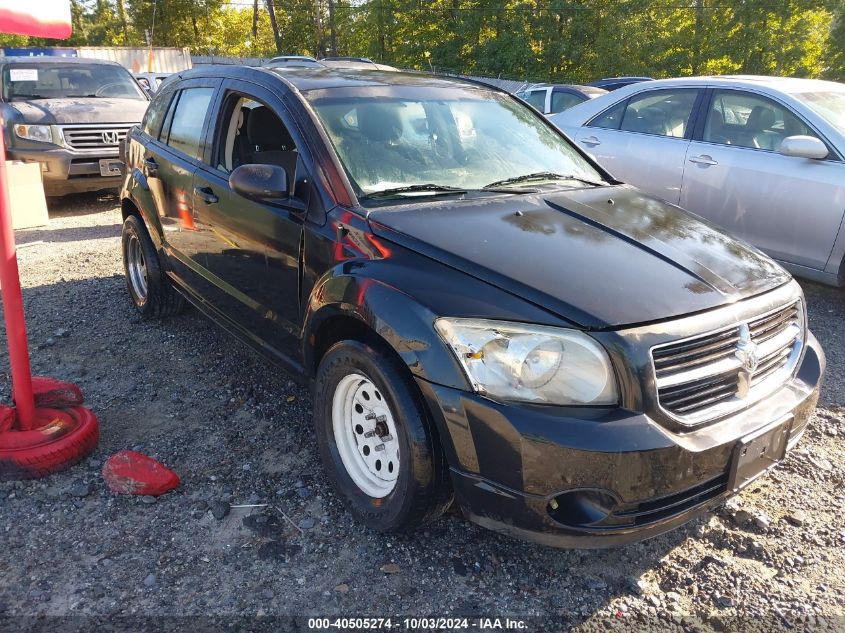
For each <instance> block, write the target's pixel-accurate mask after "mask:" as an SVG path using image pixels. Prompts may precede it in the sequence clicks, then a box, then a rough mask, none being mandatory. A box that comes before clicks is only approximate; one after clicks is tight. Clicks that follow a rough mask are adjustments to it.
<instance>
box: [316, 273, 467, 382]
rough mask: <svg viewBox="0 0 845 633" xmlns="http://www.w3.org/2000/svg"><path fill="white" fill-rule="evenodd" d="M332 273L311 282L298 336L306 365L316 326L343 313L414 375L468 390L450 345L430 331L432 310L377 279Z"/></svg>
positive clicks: (432, 316) (431, 328) (433, 315)
mask: <svg viewBox="0 0 845 633" xmlns="http://www.w3.org/2000/svg"><path fill="white" fill-rule="evenodd" d="M334 272H335V274H330V275H328V276H326V277H324V279H323V281H322V283H320V284H318V285H317V286H316V287H315V289H314V291H313V292H312V294H311V299H310V300H309V303H308V310H307V312H306V315H305V324H306V326H305V332H304V336H303V337H302V340H303V345H304V349H303V358H304V359H305V366H306V367H313V366H314V363H315V358H314V353H315V352H314V350H315V348H314V337H315V335H316V333H317V332H318V331H319V330H320V327H321V326H322V325H323V324H325V323H326V322H327V321H328V320H329V319H331V318H333V317H338V316H345V317H351V318H354V319H357V320H358V321H360V322H361V323H363V324H364V325H366V326H367V327H369V328H370V329H371V330H373V331H374V332H376V333H377V334H378V335H379V336H380V337H381V338H383V339H384V340H385V341H387V343H388V344H389V345H390V346H391V347H392V348H393V349H394V350H395V351H396V353H397V354H399V356H400V357H401V358H402V360H403V361H404V362H405V364H406V365H407V366H408V369H409V370H410V371H411V373H412V374H414V375H415V376H417V377H419V378H423V379H425V380H427V381H430V382H436V383H438V384H442V385H448V386H450V387H454V388H455V389H463V390H469V389H471V386H470V385H469V383H468V382H467V379H466V377H465V376H464V373H463V370H462V369H461V367H460V366H459V365H458V362H457V360H456V359H455V357H454V355H453V354H452V352H451V350H450V349H449V348H448V347H447V346H446V344H445V343H444V342H443V341H442V340H441V339H440V337H439V336H438V335H437V332H436V331H435V330H434V320H435V319H436V318H437V315H436V314H435V313H434V312H432V311H431V310H430V309H428V308H427V307H425V306H424V305H422V304H420V303H419V302H418V301H416V300H415V299H414V298H413V297H411V296H409V295H408V294H405V293H404V292H402V291H400V290H398V289H396V288H394V287H393V286H390V285H388V284H386V283H385V282H383V281H381V280H377V279H373V278H372V277H361V276H355V275H350V274H343V273H342V272H338V271H334Z"/></svg>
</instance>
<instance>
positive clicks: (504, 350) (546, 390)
mask: <svg viewBox="0 0 845 633" xmlns="http://www.w3.org/2000/svg"><path fill="white" fill-rule="evenodd" d="M434 327H435V329H436V330H437V332H438V333H439V334H440V336H441V337H442V338H443V340H444V341H445V342H446V343H447V344H448V345H449V347H451V348H452V351H453V352H454V353H455V356H456V357H457V359H458V362H460V363H461V365H462V366H463V368H464V371H465V372H466V374H467V377H468V378H469V380H470V382H471V383H472V386H473V388H474V389H475V391H477V392H478V393H481V394H485V395H489V396H490V397H492V398H497V399H501V400H511V401H519V402H535V403H542V404H558V405H585V404H587V405H614V404H617V403H618V402H619V393H618V391H617V389H616V377H615V375H614V373H613V367H612V366H611V364H610V359H609V358H608V356H607V352H605V351H604V348H603V347H602V346H601V345H599V344H598V343H597V342H596V341H594V340H593V339H592V338H590V337H589V336H587V335H586V334H583V333H582V332H579V331H577V330H565V329H560V328H552V327H543V326H534V325H523V324H520V323H506V322H502V321H487V320H482V319H451V318H440V319H437V320H436V321H435V323H434Z"/></svg>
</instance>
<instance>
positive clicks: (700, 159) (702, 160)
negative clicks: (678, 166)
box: [689, 154, 719, 165]
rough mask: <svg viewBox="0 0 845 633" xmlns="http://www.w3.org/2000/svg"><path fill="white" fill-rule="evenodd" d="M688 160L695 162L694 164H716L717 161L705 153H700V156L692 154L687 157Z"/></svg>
mask: <svg viewBox="0 0 845 633" xmlns="http://www.w3.org/2000/svg"><path fill="white" fill-rule="evenodd" d="M689 162H691V163H695V164H696V165H718V164H719V161H717V160H713V159H712V158H711V157H710V156H708V155H707V154H702V155H701V156H693V157H692V158H690V159H689Z"/></svg>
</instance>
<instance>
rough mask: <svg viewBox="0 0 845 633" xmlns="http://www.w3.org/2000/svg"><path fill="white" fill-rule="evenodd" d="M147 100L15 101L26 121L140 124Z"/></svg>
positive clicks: (13, 103)
mask: <svg viewBox="0 0 845 633" xmlns="http://www.w3.org/2000/svg"><path fill="white" fill-rule="evenodd" d="M148 104H149V101H147V100H146V99H111V98H109V99H106V98H103V99H100V98H72V99H34V100H32V101H13V102H12V103H10V104H9V105H11V106H12V107H13V108H14V109H15V110H17V111H18V112H20V114H21V116H22V117H23V121H24V122H25V123H41V124H44V125H52V124H65V123H138V122H139V121H140V120H141V118H142V117H143V116H144V112H145V111H146V109H147V105H148Z"/></svg>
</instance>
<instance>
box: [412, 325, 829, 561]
mask: <svg viewBox="0 0 845 633" xmlns="http://www.w3.org/2000/svg"><path fill="white" fill-rule="evenodd" d="M807 336H808V339H807V343H806V346H805V352H804V357H803V359H802V361H801V364H800V366H799V368H798V371H797V373H796V375H795V377H794V378H793V379H792V380H790V381H789V382H788V383H786V384H785V385H784V386H783V387H782V388H781V389H780V390H779V391H777V392H776V393H775V394H773V395H772V396H770V397H768V398H766V399H764V400H762V401H760V402H758V403H756V404H754V405H753V406H751V407H749V408H748V409H745V410H743V411H741V412H739V413H736V414H734V415H732V416H729V417H727V418H725V419H723V420H720V421H718V422H717V423H713V424H709V425H706V426H703V427H701V428H696V429H692V430H684V431H671V430H668V429H667V428H666V427H664V426H662V425H661V424H658V423H657V422H656V421H655V420H653V419H651V418H650V417H649V416H647V415H645V414H643V413H640V412H635V411H631V410H626V409H624V408H617V409H606V408H601V409H600V408H580V409H575V408H564V407H543V406H516V405H505V404H500V403H497V402H493V401H492V400H489V399H487V398H484V397H481V396H478V395H476V394H473V393H467V392H465V391H461V390H457V389H453V388H448V387H443V386H440V385H435V384H433V383H430V382H427V381H425V380H423V379H417V382H418V384H419V386H420V389H421V391H422V393H423V394H424V397H425V398H426V401H427V403H428V406H429V409H430V410H431V411H432V414H433V416H434V417H435V419H436V421H437V422H438V427H439V429H440V433H441V436H443V435H444V434H445V435H446V436H447V437H445V438H444V437H442V438H441V439H442V440H443V442H442V444H443V445H444V447H445V450H446V452H447V458H448V459H449V461H450V464H451V466H452V481H453V484H454V488H455V494H456V499H457V501H458V502H459V504H460V505H461V507H462V508H463V510H464V513H465V514H466V515H467V516H468V517H469V518H470V519H471V520H472V521H475V522H476V523H478V524H480V525H482V526H484V527H487V528H490V529H492V530H495V531H498V532H503V533H507V534H511V535H514V536H518V537H521V538H525V539H529V540H533V541H538V542H541V543H544V544H547V545H553V546H558V547H583V548H593V547H609V546H615V545H621V544H625V543H629V542H632V541H638V540H642V539H645V538H650V537H653V536H656V535H658V534H661V533H664V532H666V531H669V530H671V529H673V528H675V527H677V526H679V525H681V524H683V523H685V522H687V521H689V520H691V519H692V518H694V517H695V516H697V515H699V514H701V513H703V512H705V511H706V510H708V509H710V508H712V507H713V506H715V505H718V504H719V503H720V502H721V501H723V500H724V499H725V498H726V497H728V496H729V495H730V494H731V491H729V489H728V479H729V476H730V470H731V463H732V459H733V456H734V453H735V450H736V447H737V443H738V441H739V440H740V439H741V438H744V437H746V436H748V435H749V434H751V433H753V432H755V431H757V430H759V429H761V428H762V427H765V426H767V425H769V424H772V423H775V422H776V421H783V423H784V424H787V425H789V439H788V448H792V447H793V446H794V445H795V443H796V442H797V441H798V439H799V438H800V436H801V435H802V433H803V432H804V429H805V428H806V425H807V422H808V420H809V418H810V416H811V414H812V412H813V410H814V409H815V406H816V403H817V401H818V397H819V390H820V386H821V381H822V376H823V374H824V369H825V359H824V354H823V352H822V350H821V347H820V346H819V344H818V341H816V339H815V337H813V336H812V334H810V333H809V332H808V335H807Z"/></svg>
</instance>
